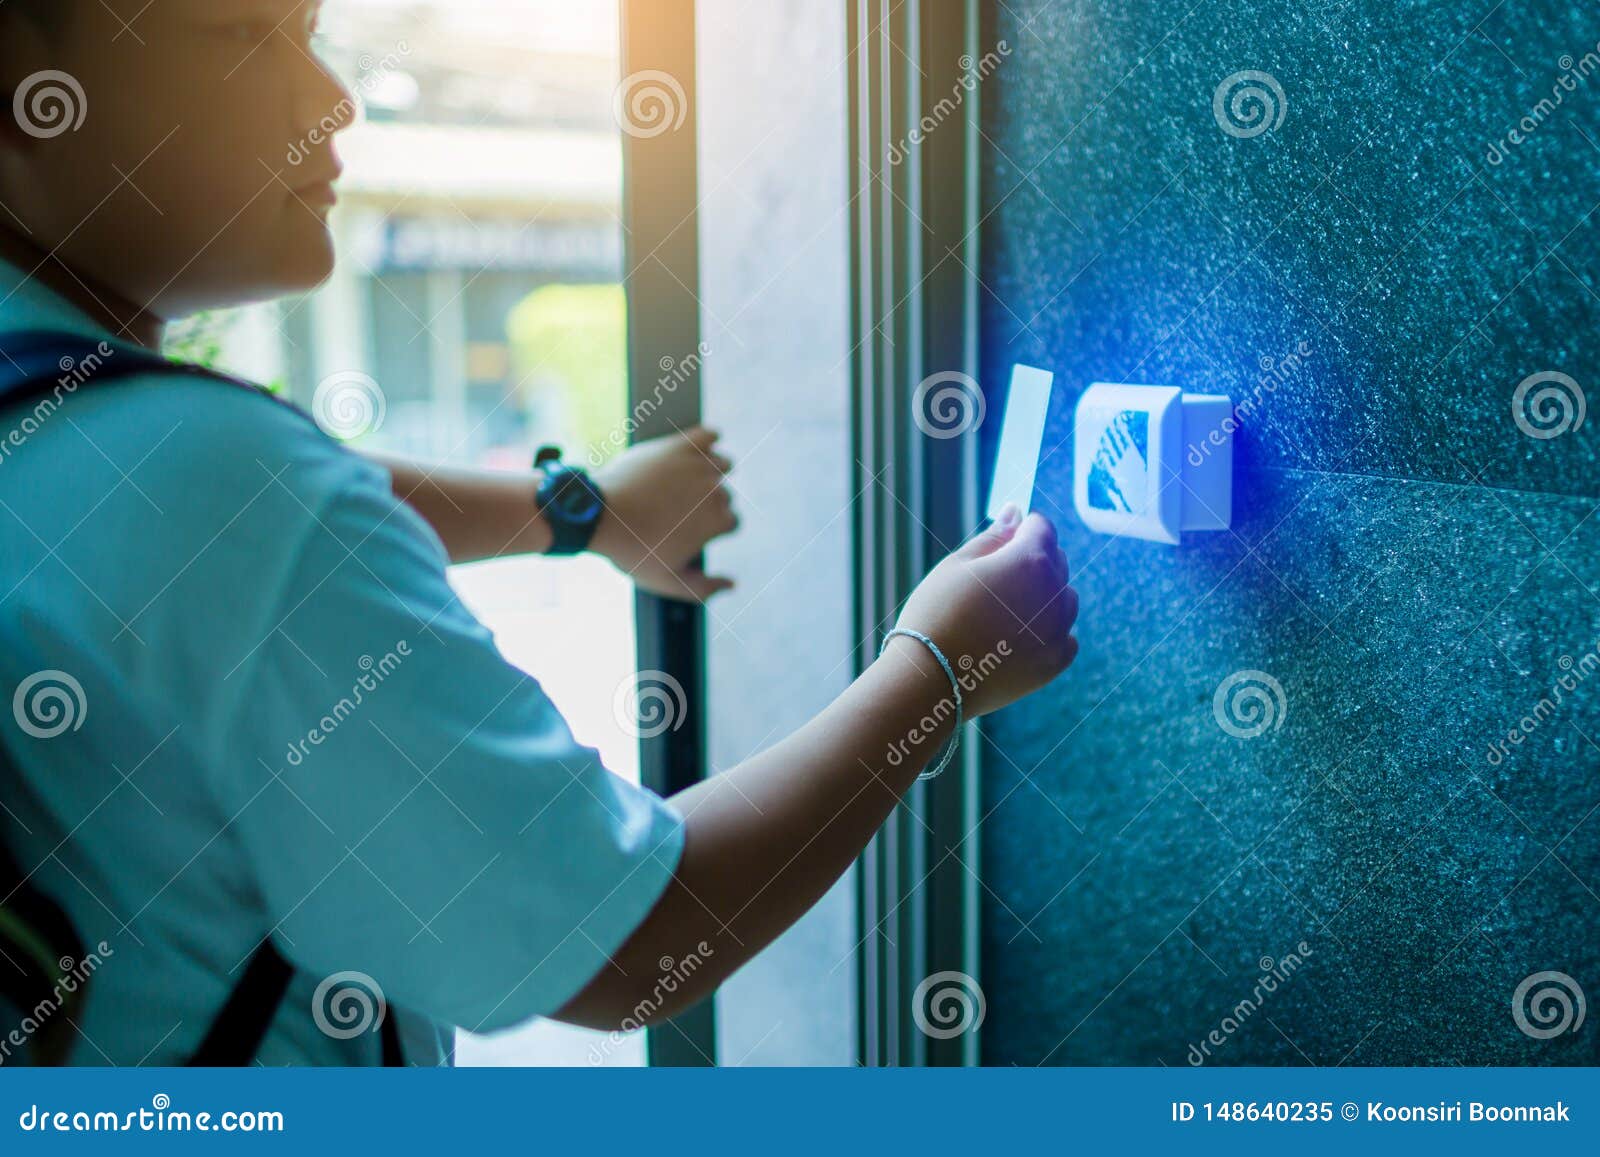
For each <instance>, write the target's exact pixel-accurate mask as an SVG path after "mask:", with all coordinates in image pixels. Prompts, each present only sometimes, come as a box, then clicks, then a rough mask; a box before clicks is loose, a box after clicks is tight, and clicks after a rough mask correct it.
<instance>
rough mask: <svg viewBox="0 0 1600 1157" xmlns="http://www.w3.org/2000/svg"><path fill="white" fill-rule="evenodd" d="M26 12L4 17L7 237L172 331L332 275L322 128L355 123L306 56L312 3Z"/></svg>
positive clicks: (88, 4)
mask: <svg viewBox="0 0 1600 1157" xmlns="http://www.w3.org/2000/svg"><path fill="white" fill-rule="evenodd" d="M21 2H22V0H0V96H3V97H4V98H5V99H4V108H3V109H0V202H3V204H4V209H3V210H0V226H3V227H5V228H9V229H10V230H12V231H13V232H17V233H20V234H21V235H22V236H24V237H26V238H27V240H28V241H29V242H31V244H32V245H33V246H35V247H37V248H39V249H41V250H45V251H53V252H55V255H56V256H57V257H58V258H59V259H60V260H61V261H62V262H63V263H65V264H66V265H67V266H68V267H69V268H70V269H72V270H73V271H74V272H75V273H78V274H81V275H83V276H84V277H86V278H87V279H88V280H89V281H90V283H91V284H94V283H98V285H99V286H101V287H104V288H105V289H108V290H111V291H113V292H115V293H117V294H118V295H120V296H121V297H123V298H124V299H125V300H126V301H127V302H130V303H132V304H134V305H137V306H140V307H144V308H146V309H148V310H149V311H150V312H152V313H154V314H156V315H158V316H160V317H166V318H171V317H177V316H180V315H182V314H185V313H191V312H193V311H195V310H197V309H201V308H209V307H216V306H223V305H230V304H238V303H240V302H245V301H253V300H260V299H262V298H267V297H272V296H276V295H278V294H282V293H286V292H292V291H296V290H303V289H308V288H310V287H311V286H313V285H315V284H317V283H318V282H320V281H321V280H322V279H323V278H325V277H326V276H327V275H328V272H329V270H330V269H331V268H332V263H333V246H332V241H331V238H330V236H329V233H328V229H327V215H328V211H329V210H330V209H331V208H332V204H333V195H332V189H331V183H332V181H333V179H334V178H336V177H337V176H338V172H339V166H338V161H337V159H336V157H335V154H334V150H333V146H332V143H331V141H330V140H329V134H328V129H329V127H330V126H334V125H337V126H339V127H344V126H345V125H348V124H349V123H350V121H351V119H352V117H353V115H354V108H355V106H354V101H353V98H352V97H351V96H350V94H349V92H348V91H347V90H346V89H345V88H344V87H343V86H342V85H341V84H340V83H339V82H338V81H337V80H335V79H334V77H333V76H332V74H331V73H329V72H328V70H327V69H326V68H325V67H324V66H323V65H322V64H321V62H320V61H319V60H318V58H317V54H316V50H315V48H314V47H313V43H312V34H313V32H314V31H315V27H316V21H317V16H318V10H319V9H320V8H321V3H320V0H155V2H154V3H146V0H51V2H52V3H54V4H56V5H59V6H61V7H62V8H63V9H70V15H63V16H62V17H61V18H59V19H58V21H57V22H56V23H57V24H58V27H52V26H51V24H50V22H48V21H46V22H45V23H44V24H43V25H41V24H37V23H35V22H34V21H33V20H31V19H30V18H29V17H28V16H26V15H24V14H23V13H21V12H19V11H17V5H18V4H19V3H21ZM46 72H51V73H55V74H58V75H55V76H42V75H41V74H43V73H46ZM59 74H65V77H62V76H60V75H59ZM75 88H76V91H75V90H74V89H75ZM52 90H53V91H54V92H56V93H57V94H64V95H61V96H58V97H56V98H52V97H51V95H50V93H51V91H52ZM79 92H81V94H82V95H81V98H80V97H79V95H78V93H79ZM80 118H81V124H79V123H78V121H79V119H80ZM73 125H77V127H75V128H74V127H72V126H73ZM291 154H292V155H294V156H295V157H297V158H301V159H300V160H299V162H298V163H297V164H291V163H290V161H289V159H288V158H289V157H290V155H291Z"/></svg>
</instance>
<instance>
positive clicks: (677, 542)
mask: <svg viewBox="0 0 1600 1157" xmlns="http://www.w3.org/2000/svg"><path fill="white" fill-rule="evenodd" d="M717 438H718V435H717V434H716V433H714V432H713V431H710V430H706V429H704V428H701V427H696V428H694V429H692V430H687V431H685V432H683V433H681V434H671V435H668V436H666V437H662V438H655V439H651V440H650V441H647V442H640V443H638V444H637V445H634V446H631V447H629V448H628V449H626V450H624V451H622V452H621V453H620V454H617V455H616V456H615V457H613V458H612V459H611V460H610V461H608V462H607V463H606V464H605V465H604V466H601V467H599V468H598V469H596V470H595V471H594V478H595V481H596V483H598V484H599V486H600V489H601V492H602V493H603V494H604V495H605V499H606V509H605V513H604V514H603V515H602V516H601V518H600V523H599V525H598V526H597V527H596V528H595V535H594V541H593V542H592V543H590V546H589V549H590V550H591V551H592V552H593V553H595V554H598V555H601V556H602V557H604V558H607V559H610V560H611V561H612V562H613V563H615V564H616V565H617V567H618V568H619V569H621V570H622V571H623V572H624V573H625V574H627V575H628V576H629V577H631V578H632V579H633V580H634V582H636V583H637V584H638V585H639V587H640V588H641V589H643V590H646V591H649V592H651V593H652V594H658V595H663V596H665V597H667V598H673V599H683V600H686V601H696V602H701V601H704V600H705V599H707V598H709V597H710V596H712V595H714V594H716V593H718V592H719V591H724V590H729V589H731V588H732V586H733V583H732V581H731V580H729V579H726V578H721V577H712V576H708V575H706V574H705V573H704V572H703V571H701V570H700V569H699V568H698V567H696V566H695V565H694V564H693V560H694V559H696V558H697V557H698V556H699V554H700V552H701V551H702V550H704V549H705V547H706V545H707V544H708V543H709V542H711V540H712V539H715V538H719V537H721V536H722V535H724V534H728V533H731V532H732V531H733V530H735V529H736V528H737V527H738V525H739V520H738V518H737V517H735V515H734V513H733V506H732V501H731V498H730V495H729V493H728V489H727V486H726V485H725V482H724V479H725V477H726V475H727V473H728V472H729V471H730V470H732V469H733V463H732V462H731V461H730V460H729V459H728V458H727V457H726V456H725V455H723V454H722V453H721V452H720V451H718V450H717V448H716V443H717ZM370 457H371V458H372V460H373V461H375V462H377V463H378V464H379V465H381V466H382V467H383V468H384V469H386V470H388V471H389V473H390V475H391V477H392V478H393V480H394V492H395V496H396V497H398V498H400V499H401V500H402V501H404V502H406V503H408V504H409V505H410V506H411V507H412V508H413V509H414V510H416V512H417V513H418V514H420V515H421V516H422V517H423V519H424V520H425V521H426V522H427V523H428V524H429V525H430V526H432V527H433V530H434V533H435V534H437V535H438V536H439V538H440V540H441V541H442V542H443V543H444V546H445V549H446V550H447V551H448V552H449V554H450V561H451V562H458V563H460V562H478V561H481V560H483V559H490V558H503V557H506V556H508V555H517V554H543V553H544V552H545V551H546V550H548V549H549V548H550V541H551V535H550V526H549V524H548V523H547V522H546V521H545V520H544V518H543V517H541V516H540V514H539V512H538V509H537V507H536V504H535V495H536V494H537V492H538V489H539V482H540V476H539V474H538V473H537V472H532V471H530V472H529V473H526V474H508V473H504V472H500V471H492V470H475V469H471V468H469V467H459V466H443V465H438V464H434V463H423V462H418V461H415V460H412V459H409V458H402V457H396V456H393V455H387V454H372V455H370Z"/></svg>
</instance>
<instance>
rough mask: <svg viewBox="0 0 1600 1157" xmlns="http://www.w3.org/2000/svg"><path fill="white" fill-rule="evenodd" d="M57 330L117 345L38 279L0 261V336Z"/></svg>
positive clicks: (81, 312)
mask: <svg viewBox="0 0 1600 1157" xmlns="http://www.w3.org/2000/svg"><path fill="white" fill-rule="evenodd" d="M21 330H55V331H60V332H63V333H70V334H73V335H75V336H78V337H92V338H95V339H106V340H112V341H115V340H116V338H115V336H114V335H113V334H112V332H111V331H110V330H109V329H107V328H106V327H105V326H103V325H101V324H100V323H99V322H97V321H95V320H94V319H93V318H91V317H90V316H89V315H88V314H87V313H85V312H84V311H83V310H81V309H79V308H78V307H77V306H76V305H73V304H72V303H71V302H70V301H68V300H67V299H66V298H65V297H63V296H61V294H59V293H57V292H56V291H55V290H53V289H51V288H50V287H49V286H47V285H45V284H44V282H42V281H40V280H39V279H38V278H37V277H32V276H29V275H28V274H27V273H25V272H23V270H21V269H19V268H17V267H16V266H15V265H12V264H11V263H10V262H9V261H5V260H3V259H0V332H3V333H16V332H19V331H21Z"/></svg>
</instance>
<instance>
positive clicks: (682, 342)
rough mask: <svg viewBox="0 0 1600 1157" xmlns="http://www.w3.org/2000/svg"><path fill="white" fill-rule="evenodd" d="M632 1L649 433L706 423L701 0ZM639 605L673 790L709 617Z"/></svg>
mask: <svg viewBox="0 0 1600 1157" xmlns="http://www.w3.org/2000/svg"><path fill="white" fill-rule="evenodd" d="M621 3H622V13H621V16H622V20H621V23H622V77H621V83H620V85H619V87H618V89H617V113H618V121H619V127H620V128H621V129H622V145H623V196H622V203H623V230H624V233H625V237H624V252H625V275H624V285H625V288H626V291H627V299H628V382H629V404H630V410H631V417H632V420H633V423H634V437H635V439H636V440H642V439H646V438H653V437H656V436H658V435H661V434H670V433H672V432H673V431H674V430H677V429H687V428H688V427H690V426H693V425H696V424H697V423H698V422H699V421H700V371H699V364H700V363H699V358H698V357H697V356H694V355H696V353H697V351H698V349H699V346H700V301H699V296H698V295H699V284H700V252H699V243H700V231H699V216H698V212H697V209H698V204H699V181H698V173H697V152H696V140H697V134H696V116H695V20H694V0H621ZM635 102H637V103H635ZM663 364H670V365H672V366H673V367H674V373H675V377H674V381H676V382H679V383H680V384H678V385H676V386H675V387H674V388H673V389H672V390H670V391H663V390H660V389H659V388H658V383H659V379H660V378H661V376H662V370H661V366H662V365H663ZM690 371H692V372H690ZM685 375H687V376H685ZM637 612H638V640H639V642H638V649H639V668H640V670H642V671H652V672H656V671H658V672H663V673H664V674H665V675H667V676H669V677H670V678H671V679H673V680H676V681H677V683H678V684H679V685H680V686H681V687H682V688H683V691H684V696H685V701H686V703H687V707H688V710H687V713H686V716H685V718H684V720H683V722H682V725H681V726H679V727H676V728H674V729H671V730H668V731H666V732H664V733H663V734H661V735H658V736H654V737H652V738H649V739H645V740H643V741H641V744H640V751H639V759H640V772H641V776H642V778H643V780H644V783H645V785H646V786H647V787H649V788H651V789H652V790H654V791H657V792H660V793H661V794H662V795H671V794H673V793H674V792H677V791H681V790H682V789H684V788H686V787H688V786H690V785H691V784H694V783H697V782H699V781H700V780H701V779H703V778H704V777H705V773H706V768H705V752H706V717H705V689H706V678H705V617H704V612H703V611H701V610H700V608H698V607H694V606H690V605H688V604H685V603H676V602H670V601H668V600H665V599H659V598H655V597H653V596H650V595H640V596H639V598H638V604H637ZM648 1048H649V1058H650V1063H651V1064H652V1065H665V1066H695V1065H711V1064H715V1063H716V1013H715V1004H714V1003H713V1001H710V1000H708V1001H706V1002H705V1003H704V1004H702V1005H701V1006H700V1007H698V1008H696V1009H693V1010H691V1011H690V1012H688V1013H685V1014H684V1015H683V1016H680V1017H678V1018H676V1019H675V1020H673V1021H672V1022H670V1023H669V1024H666V1025H662V1026H660V1027H658V1028H652V1029H650V1030H649V1033H648Z"/></svg>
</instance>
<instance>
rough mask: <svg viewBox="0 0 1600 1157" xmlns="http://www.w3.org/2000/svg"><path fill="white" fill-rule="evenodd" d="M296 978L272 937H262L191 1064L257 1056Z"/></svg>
mask: <svg viewBox="0 0 1600 1157" xmlns="http://www.w3.org/2000/svg"><path fill="white" fill-rule="evenodd" d="M293 979H294V967H293V966H292V965H291V964H290V963H289V962H288V961H287V960H285V959H284V958H283V957H282V956H281V955H280V954H279V952H278V950H277V949H276V948H274V947H273V946H272V941H271V940H264V941H262V943H261V947H260V948H258V949H256V951H255V955H253V956H252V957H250V963H249V964H247V965H246V966H245V970H244V975H243V976H242V977H240V978H239V983H238V984H237V985H235V986H234V990H233V992H232V993H231V994H229V996H228V1003H226V1004H224V1005H223V1006H222V1011H221V1012H219V1013H218V1014H217V1019H216V1020H214V1021H212V1022H211V1028H210V1030H209V1031H208V1032H207V1033H206V1037H205V1040H203V1041H201V1042H200V1047H199V1048H198V1049H196V1050H195V1052H194V1055H193V1056H191V1057H190V1058H189V1064H190V1065H191V1066H195V1067H199V1068H233V1067H238V1066H240V1065H248V1064H249V1063H250V1062H251V1061H253V1060H255V1059H256V1054H257V1053H259V1052H260V1051H261V1042H262V1041H263V1040H265V1039H266V1036H267V1030H268V1029H270V1028H271V1027H272V1021H273V1019H274V1018H275V1017H276V1016H277V1015H278V1009H279V1008H280V1007H281V1006H282V1004H283V998H284V996H286V995H287V994H288V992H289V982H290V981H291V980H293Z"/></svg>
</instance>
